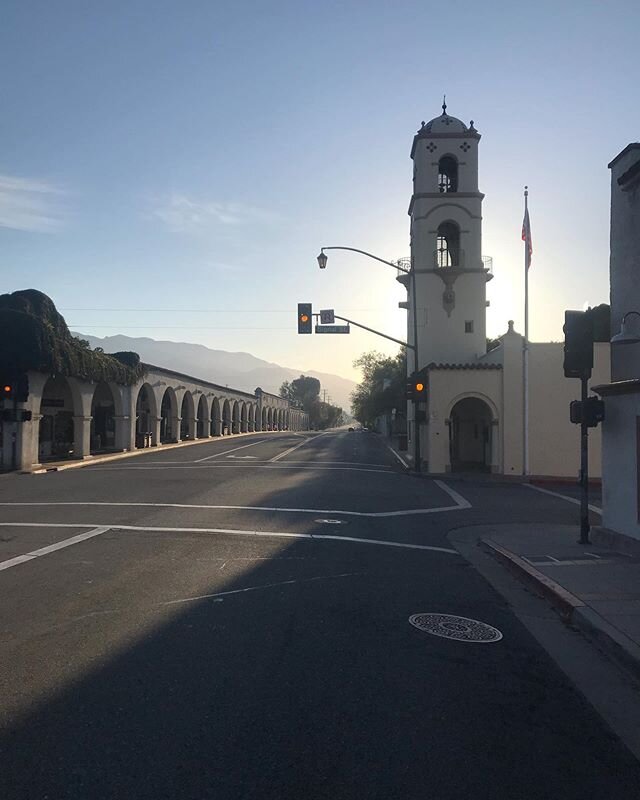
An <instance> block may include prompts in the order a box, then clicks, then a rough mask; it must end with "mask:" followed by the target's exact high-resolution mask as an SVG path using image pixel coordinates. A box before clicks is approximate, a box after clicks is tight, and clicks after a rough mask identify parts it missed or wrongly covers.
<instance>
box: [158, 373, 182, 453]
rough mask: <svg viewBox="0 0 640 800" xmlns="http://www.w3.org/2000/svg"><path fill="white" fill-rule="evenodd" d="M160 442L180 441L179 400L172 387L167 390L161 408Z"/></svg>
mask: <svg viewBox="0 0 640 800" xmlns="http://www.w3.org/2000/svg"><path fill="white" fill-rule="evenodd" d="M160 417H161V419H160V441H161V442H162V444H165V443H166V442H176V441H177V440H178V400H177V398H176V393H175V392H174V391H173V389H172V388H171V386H168V387H167V388H166V389H165V392H164V394H163V395H162V405H161V406H160Z"/></svg>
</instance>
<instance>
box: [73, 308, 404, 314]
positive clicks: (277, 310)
mask: <svg viewBox="0 0 640 800" xmlns="http://www.w3.org/2000/svg"><path fill="white" fill-rule="evenodd" d="M58 310H59V311H109V312H111V311H124V312H127V313H128V312H132V311H135V312H139V311H144V312H152V313H158V314H164V313H174V314H175V313H182V314H291V313H293V314H295V309H293V310H292V309H291V308H59V309H58ZM341 310H342V311H344V312H349V313H353V312H354V311H356V312H360V313H362V312H365V311H367V312H369V311H377V312H382V311H385V312H386V311H388V310H389V309H386V308H344V309H341Z"/></svg>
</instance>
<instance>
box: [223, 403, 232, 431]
mask: <svg viewBox="0 0 640 800" xmlns="http://www.w3.org/2000/svg"><path fill="white" fill-rule="evenodd" d="M230 433H231V404H230V403H229V401H228V400H225V401H224V403H223V404H222V435H223V436H227V435H228V434H230Z"/></svg>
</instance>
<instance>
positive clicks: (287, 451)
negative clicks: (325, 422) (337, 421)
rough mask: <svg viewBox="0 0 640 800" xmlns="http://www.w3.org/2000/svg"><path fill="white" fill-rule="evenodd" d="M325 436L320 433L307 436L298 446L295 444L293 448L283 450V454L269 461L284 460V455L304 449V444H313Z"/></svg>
mask: <svg viewBox="0 0 640 800" xmlns="http://www.w3.org/2000/svg"><path fill="white" fill-rule="evenodd" d="M326 435H327V434H326V433H320V434H318V436H309V437H308V438H306V439H305V440H304V441H302V442H300V443H299V444H296V445H294V446H293V447H290V448H289V449H288V450H285V451H284V452H282V453H279V454H278V455H277V456H274V457H273V458H272V459H270V461H272V462H273V461H280V459H281V458H284V457H285V456H286V455H289V453H293V451H294V450H297V449H298V448H299V447H304V445H305V444H308V443H309V442H313V441H315V440H316V439H319V438H320V436H326Z"/></svg>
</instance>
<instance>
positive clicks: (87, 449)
mask: <svg viewBox="0 0 640 800" xmlns="http://www.w3.org/2000/svg"><path fill="white" fill-rule="evenodd" d="M92 419H93V417H74V418H73V455H74V457H75V458H88V457H89V456H90V455H91V420H92Z"/></svg>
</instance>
